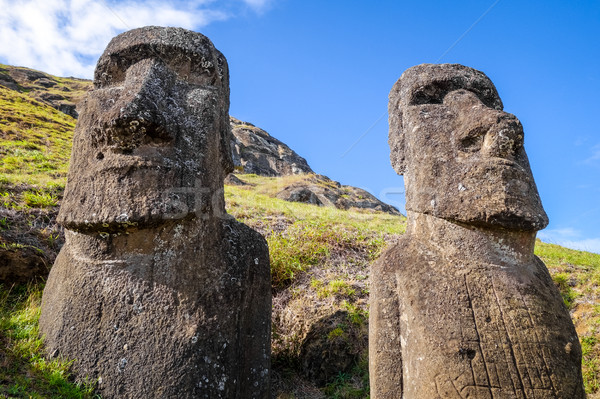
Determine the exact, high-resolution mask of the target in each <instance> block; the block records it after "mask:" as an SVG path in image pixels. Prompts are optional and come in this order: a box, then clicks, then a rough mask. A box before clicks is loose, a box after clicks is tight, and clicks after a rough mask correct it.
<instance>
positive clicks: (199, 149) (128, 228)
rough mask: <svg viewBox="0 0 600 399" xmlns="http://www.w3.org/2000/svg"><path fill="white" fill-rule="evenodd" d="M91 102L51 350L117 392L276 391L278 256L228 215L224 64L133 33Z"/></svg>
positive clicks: (47, 327) (45, 304) (201, 394)
mask: <svg viewBox="0 0 600 399" xmlns="http://www.w3.org/2000/svg"><path fill="white" fill-rule="evenodd" d="M79 107H80V108H79V112H80V118H79V121H78V124H77V128H76V130H75V137H74V139H73V153H72V156H71V164H70V169H69V175H68V182H67V186H66V190H65V195H64V200H63V203H62V206H61V209H60V213H59V216H58V220H59V223H61V224H62V225H63V226H64V227H65V230H66V244H65V245H64V247H63V248H62V250H61V252H60V254H59V256H58V258H57V259H56V263H55V264H54V266H53V268H52V270H51V273H50V277H49V278H48V282H47V285H46V288H45V290H44V295H43V300H42V314H41V317H40V331H41V333H42V334H43V335H44V336H45V345H46V348H47V351H48V354H49V355H51V356H58V357H62V358H66V359H74V360H75V362H74V370H75V372H76V374H77V375H78V377H80V378H84V377H89V378H90V380H91V381H95V380H97V382H98V389H99V392H100V394H101V395H102V396H103V397H104V398H178V399H180V398H210V399H213V398H269V397H270V384H269V379H270V328H271V291H270V286H271V285H270V267H269V256H268V248H267V245H266V242H265V240H264V239H263V238H262V236H260V235H259V234H258V233H257V232H255V231H254V230H252V229H250V228H248V227H247V226H245V225H243V224H241V223H238V222H236V221H235V220H234V219H233V218H232V217H230V216H228V215H227V214H226V212H225V200H224V193H223V179H224V177H225V176H226V175H227V173H229V172H230V171H231V170H232V169H233V164H232V161H231V149H230V145H229V142H230V137H229V136H230V134H231V132H230V125H229V115H228V112H229V73H228V68H227V61H226V59H225V57H224V56H223V55H222V54H221V53H220V52H219V51H217V50H216V49H215V47H214V46H213V44H212V43H211V41H210V40H209V39H208V38H206V37H205V36H203V35H201V34H199V33H195V32H191V31H188V30H184V29H179V28H161V27H145V28H140V29H135V30H132V31H129V32H126V33H123V34H121V35H119V36H117V37H115V38H114V39H113V40H112V41H111V42H110V43H109V45H108V47H107V48H106V50H105V51H104V54H103V55H102V56H101V58H100V60H99V61H98V65H97V67H96V71H95V75H94V88H93V90H91V91H90V92H89V93H88V94H87V96H86V98H85V99H84V100H83V102H82V103H81V104H80V106H79Z"/></svg>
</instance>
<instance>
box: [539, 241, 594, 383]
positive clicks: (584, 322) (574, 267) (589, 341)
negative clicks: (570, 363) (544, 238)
mask: <svg viewBox="0 0 600 399" xmlns="http://www.w3.org/2000/svg"><path fill="white" fill-rule="evenodd" d="M535 254H536V255H537V256H539V257H540V258H541V259H542V260H543V261H544V263H545V264H546V266H547V267H548V269H549V270H550V274H551V275H552V279H553V280H554V282H555V284H556V285H557V287H558V289H559V291H560V293H561V295H562V297H563V300H564V302H565V305H567V308H569V310H570V312H571V317H572V318H573V322H574V324H575V328H576V329H577V334H578V335H579V340H580V341H581V348H582V351H583V363H582V367H583V379H584V383H585V388H586V392H587V393H588V394H592V393H595V394H599V393H600V342H599V339H598V338H599V337H600V255H598V254H593V253H590V252H585V251H576V250H573V249H568V248H564V247H561V246H559V245H555V244H547V243H543V242H541V241H539V240H538V241H537V242H536V246H535Z"/></svg>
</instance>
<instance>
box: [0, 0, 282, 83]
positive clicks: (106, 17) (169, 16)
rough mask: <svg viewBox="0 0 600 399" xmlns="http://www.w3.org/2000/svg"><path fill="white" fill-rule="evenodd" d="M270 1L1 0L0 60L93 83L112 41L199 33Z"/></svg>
mask: <svg viewBox="0 0 600 399" xmlns="http://www.w3.org/2000/svg"><path fill="white" fill-rule="evenodd" d="M269 2H270V0H226V1H218V2H216V1H211V0H195V1H181V0H175V1H169V2H162V1H157V0H148V1H143V0H128V1H120V2H112V1H108V0H0V10H2V12H1V13H0V60H2V62H4V63H8V64H12V65H20V66H26V67H31V68H35V69H40V70H42V71H44V72H48V73H52V74H54V75H59V76H77V77H85V78H91V77H92V74H93V69H94V66H95V63H96V60H97V58H98V57H99V56H100V54H101V53H102V51H103V50H104V48H105V47H106V45H107V44H108V42H109V41H110V39H111V38H112V37H114V36H115V35H117V34H118V33H121V32H123V31H126V30H129V29H133V28H137V27H140V26H146V25H160V26H178V27H183V28H187V29H193V30H199V29H201V28H202V27H204V26H206V25H208V24H210V23H212V22H214V21H219V20H225V19H227V18H230V17H232V14H231V11H227V10H232V9H235V7H231V4H233V5H234V6H235V5H236V4H237V5H238V6H242V5H249V6H251V7H252V8H253V9H255V10H256V11H260V10H262V9H264V7H266V5H267V3H269Z"/></svg>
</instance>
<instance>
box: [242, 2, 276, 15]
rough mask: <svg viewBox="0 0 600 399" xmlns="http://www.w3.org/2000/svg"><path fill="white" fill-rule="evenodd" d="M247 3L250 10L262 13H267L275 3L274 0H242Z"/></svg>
mask: <svg viewBox="0 0 600 399" xmlns="http://www.w3.org/2000/svg"><path fill="white" fill-rule="evenodd" d="M242 1H243V2H244V3H246V4H247V5H248V6H250V8H252V9H253V10H255V11H258V12H261V11H265V10H266V9H267V8H269V6H270V5H271V4H272V3H273V0H242Z"/></svg>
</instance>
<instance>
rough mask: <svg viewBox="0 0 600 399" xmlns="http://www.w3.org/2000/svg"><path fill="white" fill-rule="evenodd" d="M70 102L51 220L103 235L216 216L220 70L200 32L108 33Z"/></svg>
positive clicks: (223, 123) (222, 108)
mask: <svg viewBox="0 0 600 399" xmlns="http://www.w3.org/2000/svg"><path fill="white" fill-rule="evenodd" d="M79 107H80V108H79V114H80V117H79V121H78V125H77V129H76V133H75V137H74V141H73V153H72V157H71V166H70V170H69V176H68V184H67V189H66V192H65V196H64V200H63V204H62V207H61V210H60V214H59V218H58V220H59V222H60V223H61V224H63V225H64V226H65V227H67V228H69V229H72V230H78V231H85V230H92V231H93V230H98V229H101V230H109V231H110V230H111V229H118V228H120V227H123V226H128V225H130V224H136V225H138V226H140V227H143V226H144V225H155V224H157V223H161V222H163V221H164V220H165V219H169V218H174V217H176V218H184V217H187V216H191V215H192V214H193V213H202V214H203V215H211V214H221V213H223V209H224V201H223V199H222V198H223V195H222V190H223V178H224V176H225V175H226V174H227V173H229V172H230V171H231V170H232V168H233V164H232V161H231V151H230V148H229V142H230V140H229V135H230V127H229V73H228V69H227V61H226V59H225V57H223V55H222V54H221V53H220V52H219V51H218V50H216V49H215V47H214V46H213V44H212V43H211V41H210V40H209V39H208V38H207V37H205V36H203V35H201V34H199V33H196V32H191V31H187V30H184V29H174V28H162V27H145V28H140V29H134V30H132V31H129V32H126V33H123V34H121V35H119V36H117V37H115V38H114V39H113V40H112V41H111V42H110V43H109V45H108V47H107V48H106V50H105V51H104V53H103V54H102V56H101V58H100V60H99V61H98V64H97V67H96V71H95V74H94V89H93V90H92V91H91V92H90V93H88V95H87V97H86V99H85V100H84V101H83V103H82V104H80V106H79ZM215 133H216V134H215ZM192 189H193V190H194V192H196V193H201V194H202V195H201V196H198V195H196V196H194V195H189V194H190V192H191V191H192ZM188 191H189V192H188Z"/></svg>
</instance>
